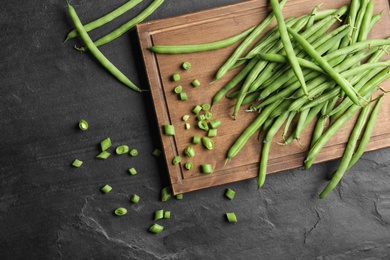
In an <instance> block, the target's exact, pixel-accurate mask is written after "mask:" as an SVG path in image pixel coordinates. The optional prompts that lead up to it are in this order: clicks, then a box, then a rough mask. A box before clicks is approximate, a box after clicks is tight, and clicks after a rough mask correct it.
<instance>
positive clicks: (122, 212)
mask: <svg viewBox="0 0 390 260" xmlns="http://www.w3.org/2000/svg"><path fill="white" fill-rule="evenodd" d="M114 214H115V215H117V216H124V215H126V214H127V209H125V208H117V209H116V210H114Z"/></svg>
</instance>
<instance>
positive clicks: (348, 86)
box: [287, 28, 363, 105]
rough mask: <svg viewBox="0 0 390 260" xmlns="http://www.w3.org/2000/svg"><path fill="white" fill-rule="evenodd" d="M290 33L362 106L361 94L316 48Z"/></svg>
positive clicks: (291, 31)
mask: <svg viewBox="0 0 390 260" xmlns="http://www.w3.org/2000/svg"><path fill="white" fill-rule="evenodd" d="M287 29H288V31H289V33H290V34H291V35H292V36H293V37H294V38H295V39H296V40H297V41H298V42H299V43H300V44H301V45H302V46H303V47H304V49H305V50H306V52H307V53H308V54H309V55H310V56H311V57H312V58H313V59H314V60H315V61H316V62H317V63H318V65H320V66H321V67H322V68H323V70H325V71H326V72H327V73H328V74H329V76H331V77H332V78H333V80H334V81H336V83H337V84H339V86H340V87H341V88H342V89H343V91H344V92H345V94H346V95H347V96H348V97H349V98H350V99H351V100H352V101H353V102H354V103H355V104H357V105H362V102H363V101H362V99H361V97H359V94H358V93H357V92H356V90H355V89H354V88H353V87H352V86H351V84H350V83H349V82H348V81H347V80H346V79H345V78H344V77H342V76H341V75H340V74H339V73H338V72H337V71H336V70H334V68H332V66H331V65H330V64H329V63H328V62H327V61H326V59H324V58H323V57H322V56H320V55H319V54H318V53H317V52H316V50H315V49H314V48H312V46H311V45H310V43H308V42H307V41H306V40H305V39H304V38H302V37H301V36H300V35H299V34H297V33H296V32H294V31H293V30H291V29H289V28H287ZM305 94H306V93H305Z"/></svg>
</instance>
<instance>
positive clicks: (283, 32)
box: [270, 0, 309, 96]
mask: <svg viewBox="0 0 390 260" xmlns="http://www.w3.org/2000/svg"><path fill="white" fill-rule="evenodd" d="M270 2H271V6H272V9H273V11H274V14H275V18H276V20H277V22H278V27H279V31H280V38H281V40H282V42H283V46H284V48H285V52H286V55H287V58H288V60H289V62H290V64H291V67H292V69H293V70H294V73H295V76H296V77H297V78H298V80H299V82H300V83H301V87H302V89H303V91H304V92H305V94H306V96H309V92H308V91H307V87H306V81H305V77H304V76H303V73H302V69H301V66H299V63H298V61H297V57H296V56H295V52H294V49H293V47H292V44H291V41H290V37H289V35H288V33H287V27H286V24H285V22H284V18H283V13H282V9H281V7H280V5H279V2H278V0H270Z"/></svg>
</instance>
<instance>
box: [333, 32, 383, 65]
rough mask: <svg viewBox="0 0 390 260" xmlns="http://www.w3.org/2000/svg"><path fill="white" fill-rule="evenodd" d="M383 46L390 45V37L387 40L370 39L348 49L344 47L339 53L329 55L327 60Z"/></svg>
mask: <svg viewBox="0 0 390 260" xmlns="http://www.w3.org/2000/svg"><path fill="white" fill-rule="evenodd" d="M381 45H390V37H389V38H387V39H368V40H365V41H361V42H357V43H354V44H352V45H349V46H347V47H343V48H340V49H338V50H337V51H334V52H332V53H329V54H328V55H327V59H328V60H329V59H333V58H336V57H338V56H342V55H347V54H351V53H353V52H357V51H361V50H364V49H367V48H372V47H377V46H381Z"/></svg>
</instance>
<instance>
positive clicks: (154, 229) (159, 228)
mask: <svg viewBox="0 0 390 260" xmlns="http://www.w3.org/2000/svg"><path fill="white" fill-rule="evenodd" d="M163 229H164V227H163V226H161V225H159V224H156V223H154V224H153V225H152V226H151V227H150V228H149V231H150V232H152V233H154V234H159V233H161V232H162V231H163Z"/></svg>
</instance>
